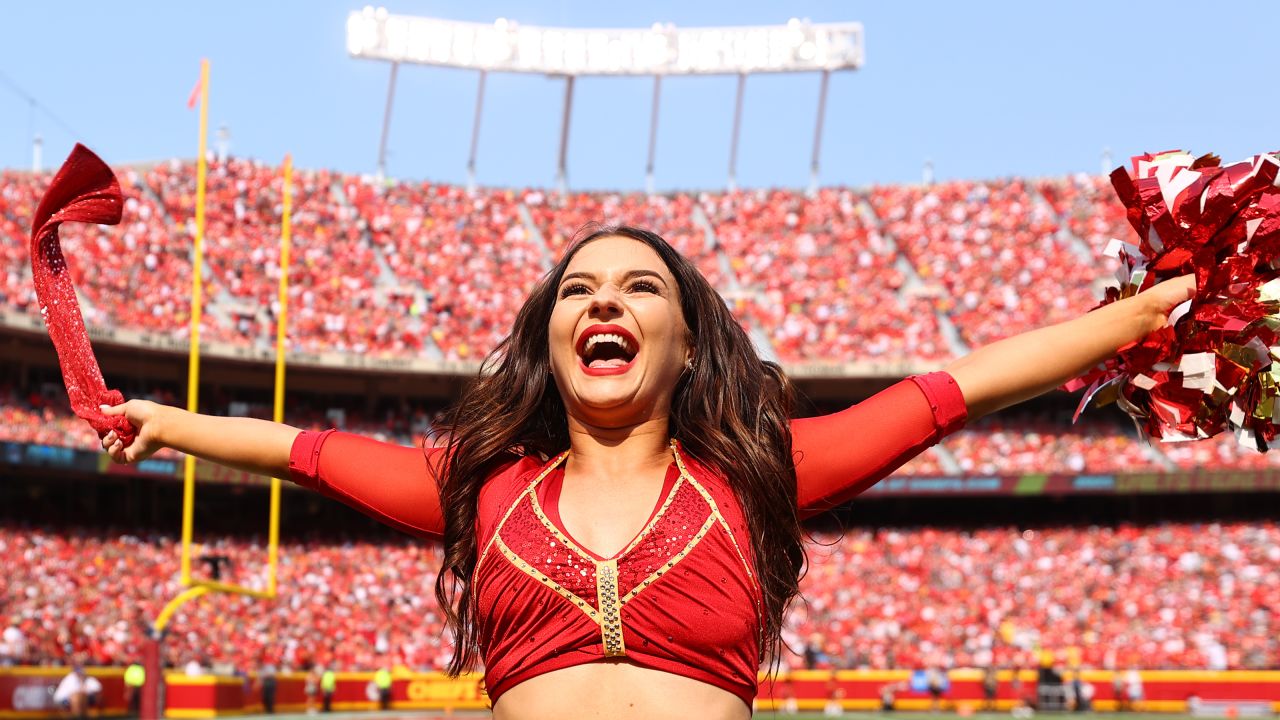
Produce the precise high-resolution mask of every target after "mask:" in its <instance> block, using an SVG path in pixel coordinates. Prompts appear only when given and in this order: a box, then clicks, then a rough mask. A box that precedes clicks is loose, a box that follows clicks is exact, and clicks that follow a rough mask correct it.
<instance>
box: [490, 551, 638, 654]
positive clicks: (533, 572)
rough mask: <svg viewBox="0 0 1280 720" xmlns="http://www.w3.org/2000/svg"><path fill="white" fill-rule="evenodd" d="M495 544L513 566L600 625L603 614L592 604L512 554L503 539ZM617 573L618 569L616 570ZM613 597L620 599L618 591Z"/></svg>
mask: <svg viewBox="0 0 1280 720" xmlns="http://www.w3.org/2000/svg"><path fill="white" fill-rule="evenodd" d="M495 544H496V545H497V546H498V551H499V552H501V553H502V554H503V555H504V556H506V558H507V560H510V561H511V564H512V565H515V566H516V567H517V568H519V569H520V571H521V572H523V573H524V574H525V575H528V576H529V577H531V578H533V579H534V580H537V581H538V582H540V583H542V584H543V585H546V586H547V587H549V588H551V589H552V590H554V591H556V594H557V595H559V596H560V597H562V598H564V599H565V600H568V601H569V603H570V604H572V605H574V606H575V607H577V608H578V609H579V610H581V611H582V612H584V613H586V615H587V617H589V618H591V619H592V620H594V621H595V622H596V623H597V624H599V623H600V615H601V614H600V613H599V612H596V609H595V608H594V607H592V606H591V603H588V602H587V601H586V600H583V599H582V598H580V597H578V596H577V595H574V594H573V593H571V592H569V591H568V590H566V589H564V587H563V586H562V585H561V584H560V583H558V582H556V581H555V580H552V579H551V578H550V577H549V576H547V575H545V574H543V573H542V572H541V571H539V570H538V569H537V568H535V567H533V566H532V565H530V564H529V563H527V562H525V561H524V558H522V557H520V556H519V555H517V554H515V553H514V552H512V550H511V548H509V547H507V544H506V543H504V542H502V538H497V539H496V542H495ZM596 572H597V574H596V586H597V588H598V587H599V585H600V576H599V570H598V569H597V571H596ZM615 572H616V569H615ZM614 584H615V586H616V585H617V583H616V582H615V583H614ZM613 596H614V598H615V599H616V598H617V597H618V593H617V590H614V595H613ZM614 617H617V613H616V612H615V613H614ZM619 637H621V635H619Z"/></svg>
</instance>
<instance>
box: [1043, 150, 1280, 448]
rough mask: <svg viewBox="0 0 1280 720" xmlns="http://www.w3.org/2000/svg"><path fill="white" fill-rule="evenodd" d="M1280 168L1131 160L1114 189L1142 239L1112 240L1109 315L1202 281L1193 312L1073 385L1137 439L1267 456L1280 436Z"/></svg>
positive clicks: (1188, 308) (1265, 162) (1270, 163)
mask: <svg viewBox="0 0 1280 720" xmlns="http://www.w3.org/2000/svg"><path fill="white" fill-rule="evenodd" d="M1278 180H1280V162H1278V161H1277V159H1276V156H1275V155H1274V154H1262V155H1255V156H1253V157H1251V158H1248V159H1246V160H1243V161H1241V162H1238V163H1235V164H1232V165H1227V166H1223V165H1222V163H1221V161H1220V160H1219V159H1218V157H1217V156H1215V155H1204V156H1202V157H1199V158H1196V157H1193V156H1192V155H1190V154H1188V153H1185V152H1182V151H1180V150H1174V151H1169V152H1164V153H1157V154H1155V155H1151V154H1148V155H1141V156H1138V157H1135V158H1133V167H1132V170H1125V169H1124V168H1118V169H1117V170H1116V171H1115V172H1113V173H1112V174H1111V182H1112V185H1114V186H1115V189H1116V193H1117V195H1119V197H1120V201H1121V202H1122V203H1124V205H1125V208H1126V210H1127V215H1128V219H1129V224H1130V225H1132V226H1133V228H1134V230H1135V231H1136V232H1137V238H1135V239H1134V241H1132V242H1123V241H1121V240H1114V239H1113V240H1112V241H1111V243H1110V244H1109V245H1108V246H1107V248H1106V250H1104V251H1103V252H1104V254H1106V255H1109V256H1111V257H1115V258H1119V259H1120V260H1121V262H1122V267H1121V268H1120V270H1119V273H1118V277H1117V280H1119V285H1118V286H1116V287H1109V288H1107V291H1106V297H1105V298H1104V299H1103V301H1102V303H1101V304H1103V305H1106V304H1108V303H1112V302H1116V301H1117V300H1121V299H1124V298H1127V297H1131V296H1133V295H1135V294H1137V293H1139V292H1141V291H1143V290H1145V289H1147V288H1149V287H1151V286H1152V285H1155V284H1156V283H1158V282H1160V281H1163V280H1168V279H1170V278H1174V277H1178V276H1180V275H1186V274H1194V275H1195V277H1196V291H1195V295H1194V296H1193V297H1192V299H1191V300H1188V301H1187V302H1186V303H1183V304H1182V305H1179V306H1178V307H1176V308H1174V310H1173V312H1171V313H1170V315H1169V322H1168V324H1167V325H1166V326H1165V327H1164V328H1163V329H1161V330H1159V331H1157V332H1154V333H1152V334H1151V335H1149V336H1147V337H1146V338H1144V339H1142V340H1141V341H1139V342H1136V343H1131V344H1130V345H1128V346H1126V347H1123V348H1120V351H1119V352H1118V354H1117V355H1116V357H1114V358H1112V359H1110V360H1108V361H1106V362H1105V363H1102V364H1101V365H1099V366H1097V367H1095V368H1094V369H1092V370H1090V371H1089V372H1088V373H1086V374H1085V375H1083V376H1081V377H1078V378H1076V379H1074V380H1072V381H1071V382H1069V383H1067V385H1066V389H1067V390H1078V389H1081V388H1087V390H1086V391H1085V395H1084V398H1082V400H1081V402H1080V407H1079V409H1077V411H1076V416H1077V417H1078V416H1079V414H1080V412H1081V411H1082V410H1083V409H1084V408H1085V406H1087V405H1088V404H1089V403H1090V402H1091V401H1096V402H1098V403H1104V402H1109V401H1113V400H1114V401H1115V402H1116V403H1117V404H1118V405H1119V406H1120V407H1121V408H1122V409H1123V410H1124V411H1125V412H1127V413H1128V414H1129V415H1130V416H1131V417H1132V418H1133V419H1134V421H1135V422H1137V424H1138V426H1139V428H1140V430H1141V431H1143V432H1144V433H1146V434H1147V435H1150V436H1152V437H1156V438H1160V439H1161V440H1164V441H1166V442H1175V441H1182V440H1196V439H1201V438H1208V437H1212V436H1214V435H1216V434H1218V433H1220V432H1222V431H1224V430H1231V431H1232V432H1233V433H1234V434H1235V435H1236V438H1237V440H1238V441H1239V443H1240V444H1241V445H1244V446H1246V447H1251V448H1256V449H1257V450H1259V451H1265V450H1266V449H1267V447H1268V444H1269V443H1270V442H1271V441H1272V440H1274V438H1275V437H1276V434H1277V430H1280V362H1277V360H1280V187H1277V185H1276V184H1277V181H1278Z"/></svg>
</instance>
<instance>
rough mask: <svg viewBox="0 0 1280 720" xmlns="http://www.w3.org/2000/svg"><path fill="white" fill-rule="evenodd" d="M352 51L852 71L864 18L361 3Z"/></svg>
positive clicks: (483, 66)
mask: <svg viewBox="0 0 1280 720" xmlns="http://www.w3.org/2000/svg"><path fill="white" fill-rule="evenodd" d="M347 52H348V53H349V54H350V55H351V56H352V57H357V58H365V59H370V60H384V61H387V62H393V63H416V64H422V65H442V66H446V67H456V68H465V69H469V70H484V71H489V72H523V73H539V74H545V75H739V74H752V73H762V72H811V71H824V70H825V71H832V70H854V69H857V68H859V67H861V66H862V62H863V42H862V24H861V23H856V22H851V23H811V22H809V21H807V20H799V19H796V18H792V19H791V20H790V21H788V22H787V23H786V24H785V25H768V26H754V27H700V28H678V27H676V26H674V25H670V24H661V23H655V24H654V25H653V26H652V27H648V28H641V29H586V28H557V27H536V26H532V25H528V26H526V25H521V24H519V23H517V22H514V21H511V20H508V19H506V18H498V19H497V20H495V21H494V22H492V23H473V22H460V21H456V20H442V19H439V18H429V17H414V16H409V15H392V14H390V13H388V12H387V11H386V9H385V8H373V7H366V8H364V9H363V10H359V11H355V12H352V13H351V14H350V15H349V16H348V17H347Z"/></svg>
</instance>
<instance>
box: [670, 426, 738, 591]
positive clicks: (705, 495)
mask: <svg viewBox="0 0 1280 720" xmlns="http://www.w3.org/2000/svg"><path fill="white" fill-rule="evenodd" d="M671 449H672V450H673V451H674V452H675V456H676V465H677V466H679V468H680V475H681V477H684V478H686V479H687V480H688V481H689V484H690V485H692V486H693V487H694V489H696V490H697V491H698V493H699V494H701V495H702V499H703V500H706V501H707V505H710V506H711V517H713V518H715V519H716V520H717V521H719V523H720V526H721V527H723V528H724V531H725V534H726V535H728V536H729V542H731V543H733V549H734V550H737V551H738V559H739V560H741V561H742V569H743V570H746V572H747V577H749V578H751V580H752V582H754V581H755V574H754V573H752V572H751V563H749V562H747V556H746V555H743V554H742V548H741V547H739V546H738V539H737V538H735V537H734V536H733V530H731V529H730V528H729V521H728V520H725V519H724V516H723V515H721V514H720V506H719V505H716V500H715V498H713V497H711V493H709V492H707V489H706V488H704V487H702V483H700V482H698V481H697V480H695V479H694V477H693V476H692V475H690V474H689V471H688V470H686V469H685V467H684V460H683V459H682V458H681V457H680V448H679V441H677V440H674V439H673V440H672V441H671Z"/></svg>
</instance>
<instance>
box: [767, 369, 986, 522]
mask: <svg viewBox="0 0 1280 720" xmlns="http://www.w3.org/2000/svg"><path fill="white" fill-rule="evenodd" d="M967 418H968V411H967V409H966V408H965V404H964V395H963V394H961V392H960V386H959V385H957V384H956V381H955V379H954V378H952V377H951V376H950V375H948V374H947V373H945V372H935V373H929V374H928V375H917V376H914V377H910V378H907V379H906V380H903V381H902V382H900V383H898V384H896V385H893V386H892V387H889V388H887V389H885V390H883V391H881V392H879V393H876V394H875V395H873V396H871V397H870V398H868V399H866V400H864V401H862V402H860V403H858V404H857V405H854V406H853V407H851V408H848V409H847V410H841V411H840V412H837V413H832V414H830V415H823V416H821V417H813V418H804V419H801V420H796V421H794V422H792V423H791V444H792V450H793V452H794V453H795V459H796V483H797V504H798V507H799V511H800V517H801V518H806V517H811V516H813V515H817V514H819V513H822V512H824V511H827V510H830V509H832V508H834V507H837V506H839V505H841V504H843V503H845V502H848V501H849V500H850V499H852V498H853V497H854V496H855V495H858V494H859V493H861V492H863V491H864V490H866V489H867V488H869V487H871V486H872V485H874V484H876V483H877V482H878V481H880V480H881V479H882V478H884V477H885V476H886V475H888V474H889V473H891V472H893V471H894V470H896V469H898V468H899V467H900V466H901V465H902V464H903V463H905V462H906V461H908V460H910V459H911V458H913V457H915V456H916V455H919V454H920V453H921V452H923V451H924V450H925V448H928V447H929V446H930V445H933V444H935V443H937V442H938V441H939V440H941V439H942V438H944V437H946V436H947V435H950V434H951V433H953V432H955V431H956V430H959V429H960V428H961V427H963V426H964V423H965V420H966V419H967Z"/></svg>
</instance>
